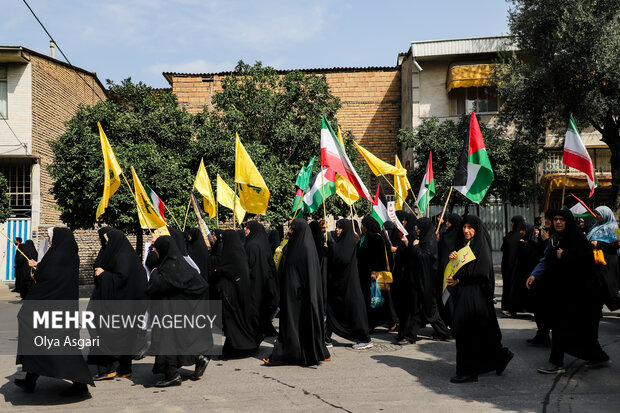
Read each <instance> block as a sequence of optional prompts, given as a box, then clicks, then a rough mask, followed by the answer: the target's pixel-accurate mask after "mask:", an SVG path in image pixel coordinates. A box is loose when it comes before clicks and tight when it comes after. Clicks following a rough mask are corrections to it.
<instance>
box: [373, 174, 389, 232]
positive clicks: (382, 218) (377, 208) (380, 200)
mask: <svg viewBox="0 0 620 413" xmlns="http://www.w3.org/2000/svg"><path fill="white" fill-rule="evenodd" d="M370 215H371V216H372V217H373V218H374V219H375V220H377V222H378V223H379V226H380V227H381V228H383V224H384V223H385V222H387V221H390V215H389V214H388V210H387V198H386V197H385V193H384V192H383V189H381V184H379V185H378V186H377V194H376V195H375V199H374V200H373V201H372V213H371V214H370Z"/></svg>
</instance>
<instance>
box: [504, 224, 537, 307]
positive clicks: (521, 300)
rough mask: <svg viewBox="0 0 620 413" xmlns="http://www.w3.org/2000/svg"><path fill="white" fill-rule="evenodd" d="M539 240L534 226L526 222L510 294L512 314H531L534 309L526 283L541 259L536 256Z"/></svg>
mask: <svg viewBox="0 0 620 413" xmlns="http://www.w3.org/2000/svg"><path fill="white" fill-rule="evenodd" d="M537 247H538V238H537V237H536V233H535V231H534V225H533V224H530V223H529V222H524V223H523V225H522V227H521V241H520V242H519V245H518V246H517V260H516V263H515V270H514V273H513V276H512V286H511V292H510V306H509V307H508V311H510V314H513V315H516V314H517V313H523V312H530V311H532V310H533V309H534V303H533V296H532V294H531V293H530V291H528V289H527V287H526V285H525V282H526V281H527V279H528V277H529V276H530V274H531V273H532V270H533V269H534V267H536V264H538V260H539V259H540V257H537V256H536V249H537Z"/></svg>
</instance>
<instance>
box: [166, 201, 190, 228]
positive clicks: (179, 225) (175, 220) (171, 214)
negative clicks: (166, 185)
mask: <svg viewBox="0 0 620 413" xmlns="http://www.w3.org/2000/svg"><path fill="white" fill-rule="evenodd" d="M164 208H165V209H166V211H168V213H169V214H170V216H171V217H172V219H173V220H174V222H175V223H176V224H177V227H179V229H181V224H179V221H177V219H176V218H175V216H174V214H173V213H172V211H170V209H168V207H167V206H166V203H165V202H164ZM183 231H185V225H183Z"/></svg>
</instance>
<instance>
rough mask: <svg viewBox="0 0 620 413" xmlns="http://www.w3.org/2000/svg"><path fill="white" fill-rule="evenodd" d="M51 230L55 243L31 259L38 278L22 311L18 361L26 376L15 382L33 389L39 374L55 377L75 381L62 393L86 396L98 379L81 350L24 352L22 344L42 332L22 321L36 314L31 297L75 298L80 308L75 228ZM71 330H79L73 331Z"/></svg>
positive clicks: (78, 260) (27, 389) (26, 389)
mask: <svg viewBox="0 0 620 413" xmlns="http://www.w3.org/2000/svg"><path fill="white" fill-rule="evenodd" d="M48 234H49V237H50V243H51V246H50V248H49V250H48V251H47V252H46V253H45V255H44V256H43V258H42V259H41V262H39V263H37V262H36V261H34V260H31V261H29V264H30V266H31V267H36V270H35V280H36V282H35V284H34V285H33V286H32V288H31V289H30V291H29V292H28V295H27V296H26V298H25V300H24V305H23V306H22V308H21V310H20V314H19V315H18V319H20V323H19V343H18V355H17V364H21V365H22V371H25V372H26V377H25V378H24V379H15V384H16V385H17V386H19V387H21V388H23V389H24V390H25V391H26V392H29V393H31V392H33V391H34V389H35V385H36V382H37V379H38V378H39V376H48V377H55V378H58V379H62V380H71V381H72V382H73V385H72V386H71V387H70V388H69V389H66V390H64V391H63V392H62V393H61V395H63V396H84V395H87V394H88V387H87V384H90V385H94V383H93V379H92V375H91V373H90V370H89V369H88V365H87V364H86V362H85V361H84V358H83V357H82V354H81V352H79V350H76V354H69V355H51V354H40V355H30V354H21V353H20V348H21V346H22V345H27V344H25V343H26V341H29V342H32V340H33V338H34V336H36V335H38V334H40V331H38V330H33V329H32V326H30V328H28V324H30V323H28V322H26V323H23V322H22V317H29V316H30V317H31V316H32V313H28V311H27V309H28V308H31V307H28V303H29V302H30V301H31V300H64V301H71V302H73V303H74V304H75V305H74V307H75V310H76V311H77V309H78V299H79V292H78V286H79V267H80V258H79V256H78V246H77V243H76V242H75V238H74V237H73V232H72V231H71V230H70V229H69V228H50V229H49V230H48ZM31 309H32V308H31ZM22 312H23V313H22ZM71 333H74V334H75V333H77V332H69V334H71ZM41 352H42V353H43V352H44V350H43V349H42V350H41Z"/></svg>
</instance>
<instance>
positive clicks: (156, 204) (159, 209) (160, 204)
mask: <svg viewBox="0 0 620 413" xmlns="http://www.w3.org/2000/svg"><path fill="white" fill-rule="evenodd" d="M144 190H145V191H146V195H147V196H148V197H149V199H150V200H151V204H153V209H155V212H156V213H157V215H159V217H160V218H161V219H163V220H164V222H166V218H165V217H164V210H165V209H166V205H165V204H164V201H162V200H161V198H160V197H159V196H158V195H157V194H156V193H155V191H153V190H152V189H151V187H150V186H148V185H147V184H144Z"/></svg>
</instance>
